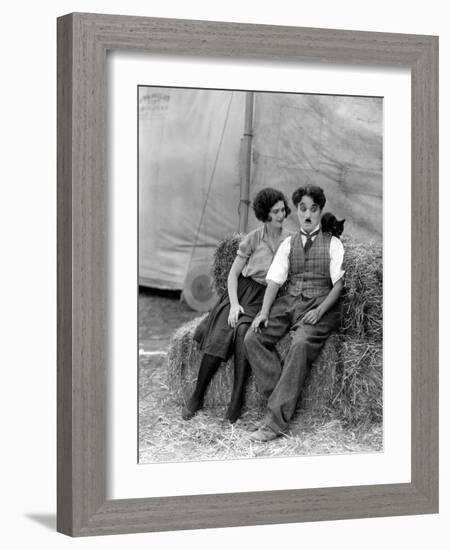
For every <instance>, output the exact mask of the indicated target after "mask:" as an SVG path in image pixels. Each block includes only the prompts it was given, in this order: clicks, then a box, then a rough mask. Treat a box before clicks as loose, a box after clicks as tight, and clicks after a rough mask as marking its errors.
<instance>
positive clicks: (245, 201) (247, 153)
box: [239, 92, 253, 233]
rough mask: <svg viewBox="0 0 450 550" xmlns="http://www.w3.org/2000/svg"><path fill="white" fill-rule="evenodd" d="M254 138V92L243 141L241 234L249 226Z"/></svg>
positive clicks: (249, 100)
mask: <svg viewBox="0 0 450 550" xmlns="http://www.w3.org/2000/svg"><path fill="white" fill-rule="evenodd" d="M252 138H253V92H247V93H246V97H245V127H244V139H243V151H244V154H243V165H244V173H243V177H242V178H241V197H240V201H239V233H246V232H247V226H248V209H249V205H250V170H251V162H252Z"/></svg>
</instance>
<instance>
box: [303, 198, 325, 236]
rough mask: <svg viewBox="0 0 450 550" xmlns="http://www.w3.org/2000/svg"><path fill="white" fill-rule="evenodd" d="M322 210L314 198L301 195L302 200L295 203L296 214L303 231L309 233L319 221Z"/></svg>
mask: <svg viewBox="0 0 450 550" xmlns="http://www.w3.org/2000/svg"><path fill="white" fill-rule="evenodd" d="M321 214H322V210H321V209H320V207H319V205H318V204H316V203H315V202H314V199H312V198H311V197H309V196H308V195H303V197H302V200H301V201H300V202H299V203H298V204H297V216H298V220H299V222H300V227H301V228H302V229H303V231H305V233H311V231H313V230H314V229H315V228H316V227H317V226H318V225H319V223H320V216H321Z"/></svg>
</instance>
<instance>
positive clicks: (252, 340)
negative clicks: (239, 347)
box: [244, 294, 340, 433]
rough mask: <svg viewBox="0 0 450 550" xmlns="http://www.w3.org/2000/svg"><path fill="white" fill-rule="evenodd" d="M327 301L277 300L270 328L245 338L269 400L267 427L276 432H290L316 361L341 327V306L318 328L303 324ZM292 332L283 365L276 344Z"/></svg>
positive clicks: (284, 297)
mask: <svg viewBox="0 0 450 550" xmlns="http://www.w3.org/2000/svg"><path fill="white" fill-rule="evenodd" d="M323 299H324V298H323V297H318V298H310V299H305V298H302V297H301V296H297V297H294V296H291V295H289V294H287V295H285V296H282V297H280V298H277V299H276V301H275V302H274V304H273V306H272V309H271V311H270V317H269V323H268V326H267V327H266V328H262V329H261V332H258V333H256V332H253V331H252V330H251V329H250V330H249V331H248V332H247V335H246V337H245V341H244V347H245V353H246V355H247V358H248V360H249V362H250V365H251V368H252V370H253V374H254V376H255V379H256V384H257V386H258V389H259V391H260V392H261V393H263V395H264V396H265V397H266V398H267V399H268V402H267V414H266V416H265V419H264V424H265V425H266V426H269V427H270V428H272V430H274V431H275V432H276V433H281V432H284V431H285V430H286V428H287V426H288V424H289V421H290V420H291V418H292V416H293V414H294V412H295V409H296V406H297V402H298V399H299V396H300V393H301V391H302V388H303V384H304V381H305V378H306V375H307V374H308V371H309V369H310V367H311V364H312V362H313V361H314V360H315V359H316V358H317V356H318V355H319V353H320V350H321V349H322V347H323V345H324V344H325V342H326V340H327V338H328V336H329V335H330V332H331V331H333V330H336V329H337V328H338V327H339V324H340V306H339V304H336V305H335V306H334V307H333V308H331V309H330V310H329V311H327V312H326V313H325V314H324V315H323V317H322V318H321V319H320V321H319V322H318V323H316V324H315V325H310V324H302V318H303V316H304V315H305V313H306V312H307V311H309V310H310V309H314V308H316V307H317V306H318V305H319V304H320V303H321V302H322V301H323ZM289 331H291V337H292V341H291V345H290V348H289V351H288V353H287V355H286V357H285V360H284V364H283V366H282V365H281V362H280V358H279V356H278V353H277V351H276V349H275V344H276V343H277V342H278V341H279V340H280V339H281V338H282V337H283V336H284V335H285V334H286V333H287V332H289Z"/></svg>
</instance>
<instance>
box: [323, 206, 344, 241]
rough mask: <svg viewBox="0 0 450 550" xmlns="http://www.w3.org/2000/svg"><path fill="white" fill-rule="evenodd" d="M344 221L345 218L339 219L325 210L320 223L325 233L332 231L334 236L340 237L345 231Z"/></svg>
mask: <svg viewBox="0 0 450 550" xmlns="http://www.w3.org/2000/svg"><path fill="white" fill-rule="evenodd" d="M344 222H345V218H344V219H343V220H338V219H337V218H336V216H335V215H334V214H332V213H331V212H325V214H323V216H322V219H321V222H320V223H321V226H322V231H323V232H324V233H331V234H332V235H333V237H337V238H338V239H340V238H341V235H342V233H343V232H344Z"/></svg>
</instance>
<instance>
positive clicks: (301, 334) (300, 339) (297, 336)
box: [291, 330, 308, 348]
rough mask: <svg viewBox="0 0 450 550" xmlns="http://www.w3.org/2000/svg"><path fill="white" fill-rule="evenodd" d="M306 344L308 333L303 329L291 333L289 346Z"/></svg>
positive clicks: (297, 346) (301, 346)
mask: <svg viewBox="0 0 450 550" xmlns="http://www.w3.org/2000/svg"><path fill="white" fill-rule="evenodd" d="M307 344H308V335H307V333H306V332H305V331H304V330H297V331H296V332H294V333H293V334H292V340H291V348H303V347H305V346H306V345H307Z"/></svg>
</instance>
